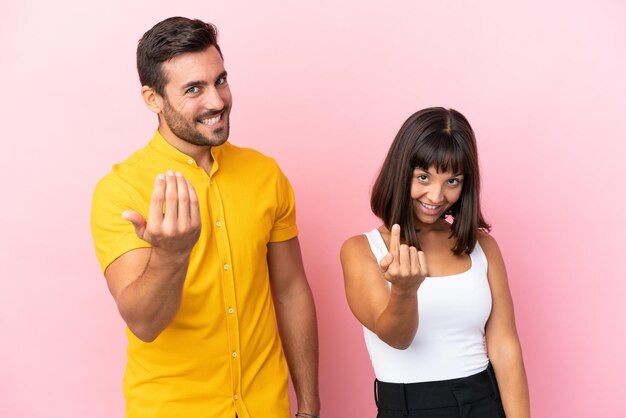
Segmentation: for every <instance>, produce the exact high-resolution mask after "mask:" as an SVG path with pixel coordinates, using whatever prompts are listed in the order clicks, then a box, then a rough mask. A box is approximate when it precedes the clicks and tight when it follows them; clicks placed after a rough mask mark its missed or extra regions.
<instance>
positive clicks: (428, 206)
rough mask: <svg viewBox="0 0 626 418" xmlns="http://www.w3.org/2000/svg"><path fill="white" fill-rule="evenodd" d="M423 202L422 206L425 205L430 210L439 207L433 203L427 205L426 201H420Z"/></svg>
mask: <svg viewBox="0 0 626 418" xmlns="http://www.w3.org/2000/svg"><path fill="white" fill-rule="evenodd" d="M420 203H421V204H422V206H424V207H425V208H426V209H430V210H434V209H437V208H438V207H439V206H433V205H427V204H426V203H424V202H420Z"/></svg>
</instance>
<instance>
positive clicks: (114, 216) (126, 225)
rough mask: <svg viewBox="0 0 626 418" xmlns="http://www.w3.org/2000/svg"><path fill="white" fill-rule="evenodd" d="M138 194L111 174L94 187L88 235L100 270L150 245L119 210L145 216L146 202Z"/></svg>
mask: <svg viewBox="0 0 626 418" xmlns="http://www.w3.org/2000/svg"><path fill="white" fill-rule="evenodd" d="M140 196H141V194H138V193H137V192H136V191H135V192H133V190H132V189H131V188H130V186H128V185H127V184H124V182H123V181H121V180H120V179H119V178H117V177H115V176H113V175H111V174H109V175H108V176H106V177H104V178H103V179H102V180H100V182H99V183H98V185H97V186H96V189H95V192H94V194H93V199H92V205H91V234H92V237H93V241H94V245H95V248H96V256H97V258H98V261H99V262H100V267H101V268H102V271H103V272H104V271H105V270H106V269H107V267H108V266H109V265H110V264H111V263H112V262H113V261H115V260H116V259H117V258H118V257H120V256H121V255H122V254H124V253H126V252H128V251H131V250H134V249H137V248H146V247H150V244H149V243H148V242H146V241H144V240H142V239H140V238H139V237H138V236H137V234H136V233H135V228H134V227H133V225H132V223H130V222H129V221H127V220H125V219H123V218H122V212H124V211H125V210H129V209H132V210H135V211H137V212H139V213H141V215H142V216H144V218H145V217H146V216H147V213H148V205H149V202H146V199H145V198H144V199H141V198H140Z"/></svg>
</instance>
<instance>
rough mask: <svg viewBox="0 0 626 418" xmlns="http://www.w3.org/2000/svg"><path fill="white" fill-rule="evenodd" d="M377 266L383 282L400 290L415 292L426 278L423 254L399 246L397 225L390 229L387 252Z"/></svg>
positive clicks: (411, 248)
mask: <svg viewBox="0 0 626 418" xmlns="http://www.w3.org/2000/svg"><path fill="white" fill-rule="evenodd" d="M379 265H380V268H381V269H382V271H383V273H384V277H385V280H387V281H389V282H390V283H391V284H392V285H394V286H397V287H398V288H399V289H401V290H407V291H413V290H416V289H417V288H418V287H419V286H420V285H421V284H422V282H423V281H424V279H425V278H426V276H428V268H427V266H426V256H425V255H424V252H422V251H418V250H417V248H415V247H409V246H408V245H406V244H400V225H397V224H395V225H393V226H392V227H391V239H390V241H389V252H388V253H387V255H385V256H384V257H383V258H382V259H381V260H380V263H379Z"/></svg>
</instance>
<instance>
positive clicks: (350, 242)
mask: <svg viewBox="0 0 626 418" xmlns="http://www.w3.org/2000/svg"><path fill="white" fill-rule="evenodd" d="M375 231H378V232H381V228H378V229H372V230H371V231H370V232H368V233H374V232H375ZM381 234H382V233H381ZM381 236H382V235H381ZM371 254H372V251H371V247H370V243H369V240H368V238H367V235H366V234H365V233H363V234H358V235H354V236H352V237H350V238H348V239H347V240H345V241H344V243H343V245H342V246H341V257H342V258H344V257H346V256H348V257H349V256H357V255H367V256H370V255H371Z"/></svg>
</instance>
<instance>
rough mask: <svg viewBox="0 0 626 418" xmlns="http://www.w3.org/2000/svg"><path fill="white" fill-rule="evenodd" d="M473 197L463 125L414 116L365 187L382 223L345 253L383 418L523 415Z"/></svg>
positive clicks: (470, 141) (489, 247)
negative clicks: (373, 178)
mask: <svg viewBox="0 0 626 418" xmlns="http://www.w3.org/2000/svg"><path fill="white" fill-rule="evenodd" d="M479 192H480V176H479V170H478V155H477V151H476V140H475V138H474V133H473V131H472V128H471V127H470V125H469V123H468V121H467V120H466V119H465V117H464V116H463V115H461V114H460V113H459V112H457V111H455V110H451V109H450V110H447V109H444V108H428V109H424V110H421V111H419V112H417V113H415V114H414V115H412V116H411V117H410V118H409V119H408V120H407V121H406V122H405V123H404V125H403V126H402V128H401V129H400V131H399V132H398V134H397V136H396V138H395V140H394V142H393V144H392V145H391V148H390V150H389V153H388V154H387V158H386V159H385V162H384V164H383V166H382V169H381V171H380V174H379V175H378V178H377V179H376V182H375V184H374V187H373V189H372V196H371V206H372V211H373V212H374V214H375V215H377V216H378V217H379V218H380V219H381V220H382V221H383V225H381V226H380V227H379V228H378V229H374V230H372V231H370V232H368V233H366V234H364V235H358V236H355V237H352V238H350V239H348V240H347V241H346V242H345V243H344V245H343V247H342V249H341V263H342V266H343V272H344V280H345V287H346V295H347V299H348V303H349V305H350V308H351V310H352V312H353V313H354V315H355V316H356V318H357V319H358V320H359V321H360V322H361V324H363V327H364V328H363V330H364V334H365V342H366V345H367V348H368V351H369V354H370V358H371V360H372V365H373V367H374V371H375V373H376V381H375V396H376V398H375V399H376V403H377V406H378V417H380V418H383V417H385V418H393V417H406V416H409V417H431V416H432V417H448V416H449V417H478V418H489V417H504V416H505V413H506V417H508V418H512V417H528V416H530V406H529V397H528V385H527V382H526V374H525V371H524V364H523V360H522V352H521V348H520V343H519V339H518V336H517V331H516V329H515V318H514V314H513V303H512V300H511V295H510V292H509V287H508V284H507V277H506V271H505V267H504V262H503V260H502V256H501V254H500V250H499V249H498V245H497V244H496V241H495V240H494V239H493V238H492V237H491V236H490V235H489V234H488V233H487V232H488V231H489V229H490V227H489V225H488V224H487V223H486V222H485V220H484V218H483V216H482V214H481V210H480V199H479V198H480V193H479ZM494 372H495V373H494ZM498 387H499V389H498Z"/></svg>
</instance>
